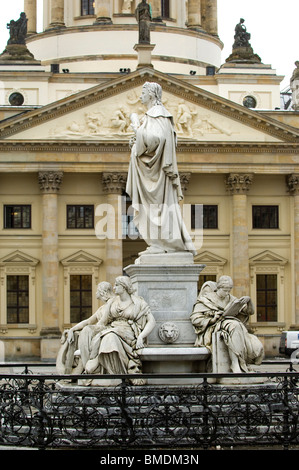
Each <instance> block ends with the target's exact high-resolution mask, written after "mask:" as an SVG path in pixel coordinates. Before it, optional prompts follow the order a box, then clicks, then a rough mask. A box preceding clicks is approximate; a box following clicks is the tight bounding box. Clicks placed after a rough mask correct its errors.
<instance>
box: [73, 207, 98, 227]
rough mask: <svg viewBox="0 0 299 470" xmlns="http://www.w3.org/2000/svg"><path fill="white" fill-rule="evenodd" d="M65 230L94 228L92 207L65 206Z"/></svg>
mask: <svg viewBox="0 0 299 470" xmlns="http://www.w3.org/2000/svg"><path fill="white" fill-rule="evenodd" d="M66 211H67V216H66V217H67V228H94V206H79V205H74V206H67V208H66Z"/></svg>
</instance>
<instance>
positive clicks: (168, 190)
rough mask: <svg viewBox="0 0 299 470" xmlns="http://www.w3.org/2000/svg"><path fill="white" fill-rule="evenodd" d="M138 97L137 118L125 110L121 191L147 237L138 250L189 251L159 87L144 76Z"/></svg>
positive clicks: (169, 121) (170, 126)
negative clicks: (126, 159)
mask: <svg viewBox="0 0 299 470" xmlns="http://www.w3.org/2000/svg"><path fill="white" fill-rule="evenodd" d="M141 101H142V103H143V104H144V105H145V106H146V107H147V111H146V113H145V116H144V117H143V119H142V121H141V123H140V122H139V118H138V116H137V114H135V113H133V115H132V116H131V121H132V124H131V125H132V127H133V129H134V131H135V138H134V139H133V141H132V142H131V147H132V148H131V159H130V165H129V172H128V179H127V187H126V192H127V194H128V195H129V196H130V198H131V200H132V207H133V208H134V224H135V226H136V227H137V228H138V230H139V233H140V234H141V236H142V237H143V239H144V240H145V242H146V243H147V245H149V246H148V248H147V249H146V251H145V252H143V253H149V254H151V253H154V254H155V253H165V252H170V253H171V252H172V253H174V252H183V251H185V252H186V251H187V252H192V253H193V254H195V253H196V252H195V248H194V245H193V243H192V241H191V237H190V235H189V233H188V231H187V229H186V227H185V224H184V222H183V218H182V214H181V209H180V206H179V204H178V201H179V200H180V199H182V190H181V184H180V178H179V173H178V168H177V161H176V133H175V130H174V123H173V117H172V115H171V114H170V113H169V112H168V111H167V110H166V109H165V107H164V106H163V104H162V88H161V86H160V85H159V84H158V83H152V82H146V83H145V84H144V85H143V88H142V94H141Z"/></svg>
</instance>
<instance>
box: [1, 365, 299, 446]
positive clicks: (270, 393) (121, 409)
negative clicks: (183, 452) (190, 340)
mask: <svg viewBox="0 0 299 470" xmlns="http://www.w3.org/2000/svg"><path fill="white" fill-rule="evenodd" d="M18 366H19V367H20V364H18ZM31 369H32V367H31V366H25V368H24V371H23V372H22V373H20V374H15V373H14V374H11V373H5V374H1V375H0V445H2V446H26V447H29V448H39V449H47V448H48V449H52V448H53V449H57V448H60V449H69V448H82V449H90V448H92V449H99V448H101V449H139V448H142V449H153V448H159V449H211V448H216V447H217V446H221V447H222V448H225V447H230V448H231V447H233V448H238V447H240V446H247V447H258V448H264V447H266V446H279V447H281V448H282V449H287V448H290V447H291V448H292V447H295V446H297V445H298V444H299V424H298V416H299V406H298V401H299V388H298V380H299V373H298V372H296V371H294V369H293V368H291V370H288V371H287V372H280V373H277V372H273V373H255V374H254V377H256V378H257V377H259V378H263V381H264V383H261V384H252V385H250V383H248V384H247V385H223V384H221V385H220V384H218V383H213V382H214V381H215V379H219V378H223V377H225V378H229V377H231V375H229V374H217V375H215V374H185V375H182V374H178V375H175V374H171V375H165V374H163V375H155V376H154V378H155V379H164V380H165V379H171V380H174V379H176V380H177V381H178V383H177V384H176V385H168V386H166V385H152V384H147V385H142V386H134V385H132V384H131V383H130V380H129V379H130V377H133V376H115V378H118V379H120V385H118V386H115V387H100V386H98V387H82V386H78V385H76V380H77V379H78V378H82V376H72V375H71V376H60V375H55V374H48V373H47V374H44V373H39V374H34V373H32V370H31ZM90 377H93V378H94V376H85V378H86V379H88V378H90ZM135 377H136V376H135ZM143 377H144V378H148V379H153V376H152V375H144V376H143ZM234 377H237V376H236V374H234ZM242 377H244V374H242ZM248 377H249V378H250V377H252V375H251V374H249V375H248ZM97 378H99V379H100V378H103V379H107V376H106V377H105V376H98V377H97ZM187 379H188V380H190V379H192V384H189V385H184V384H183V381H186V380H187Z"/></svg>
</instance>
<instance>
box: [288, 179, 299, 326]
mask: <svg viewBox="0 0 299 470" xmlns="http://www.w3.org/2000/svg"><path fill="white" fill-rule="evenodd" d="M287 186H288V191H289V193H290V194H291V195H292V196H293V197H294V245H293V246H294V278H295V279H294V280H295V289H294V291H295V292H294V293H295V319H294V321H295V324H296V325H297V327H299V174H292V175H288V176H287ZM296 329H297V328H296Z"/></svg>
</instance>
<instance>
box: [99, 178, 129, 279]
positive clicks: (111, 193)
mask: <svg viewBox="0 0 299 470" xmlns="http://www.w3.org/2000/svg"><path fill="white" fill-rule="evenodd" d="M126 182H127V173H122V172H105V173H103V175H102V184H103V188H104V191H105V193H106V195H107V198H106V201H107V232H108V235H107V238H106V281H108V282H110V283H111V284H114V280H115V278H116V277H117V276H121V275H122V274H123V243H122V204H121V196H122V194H123V192H124V190H125V188H126Z"/></svg>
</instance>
